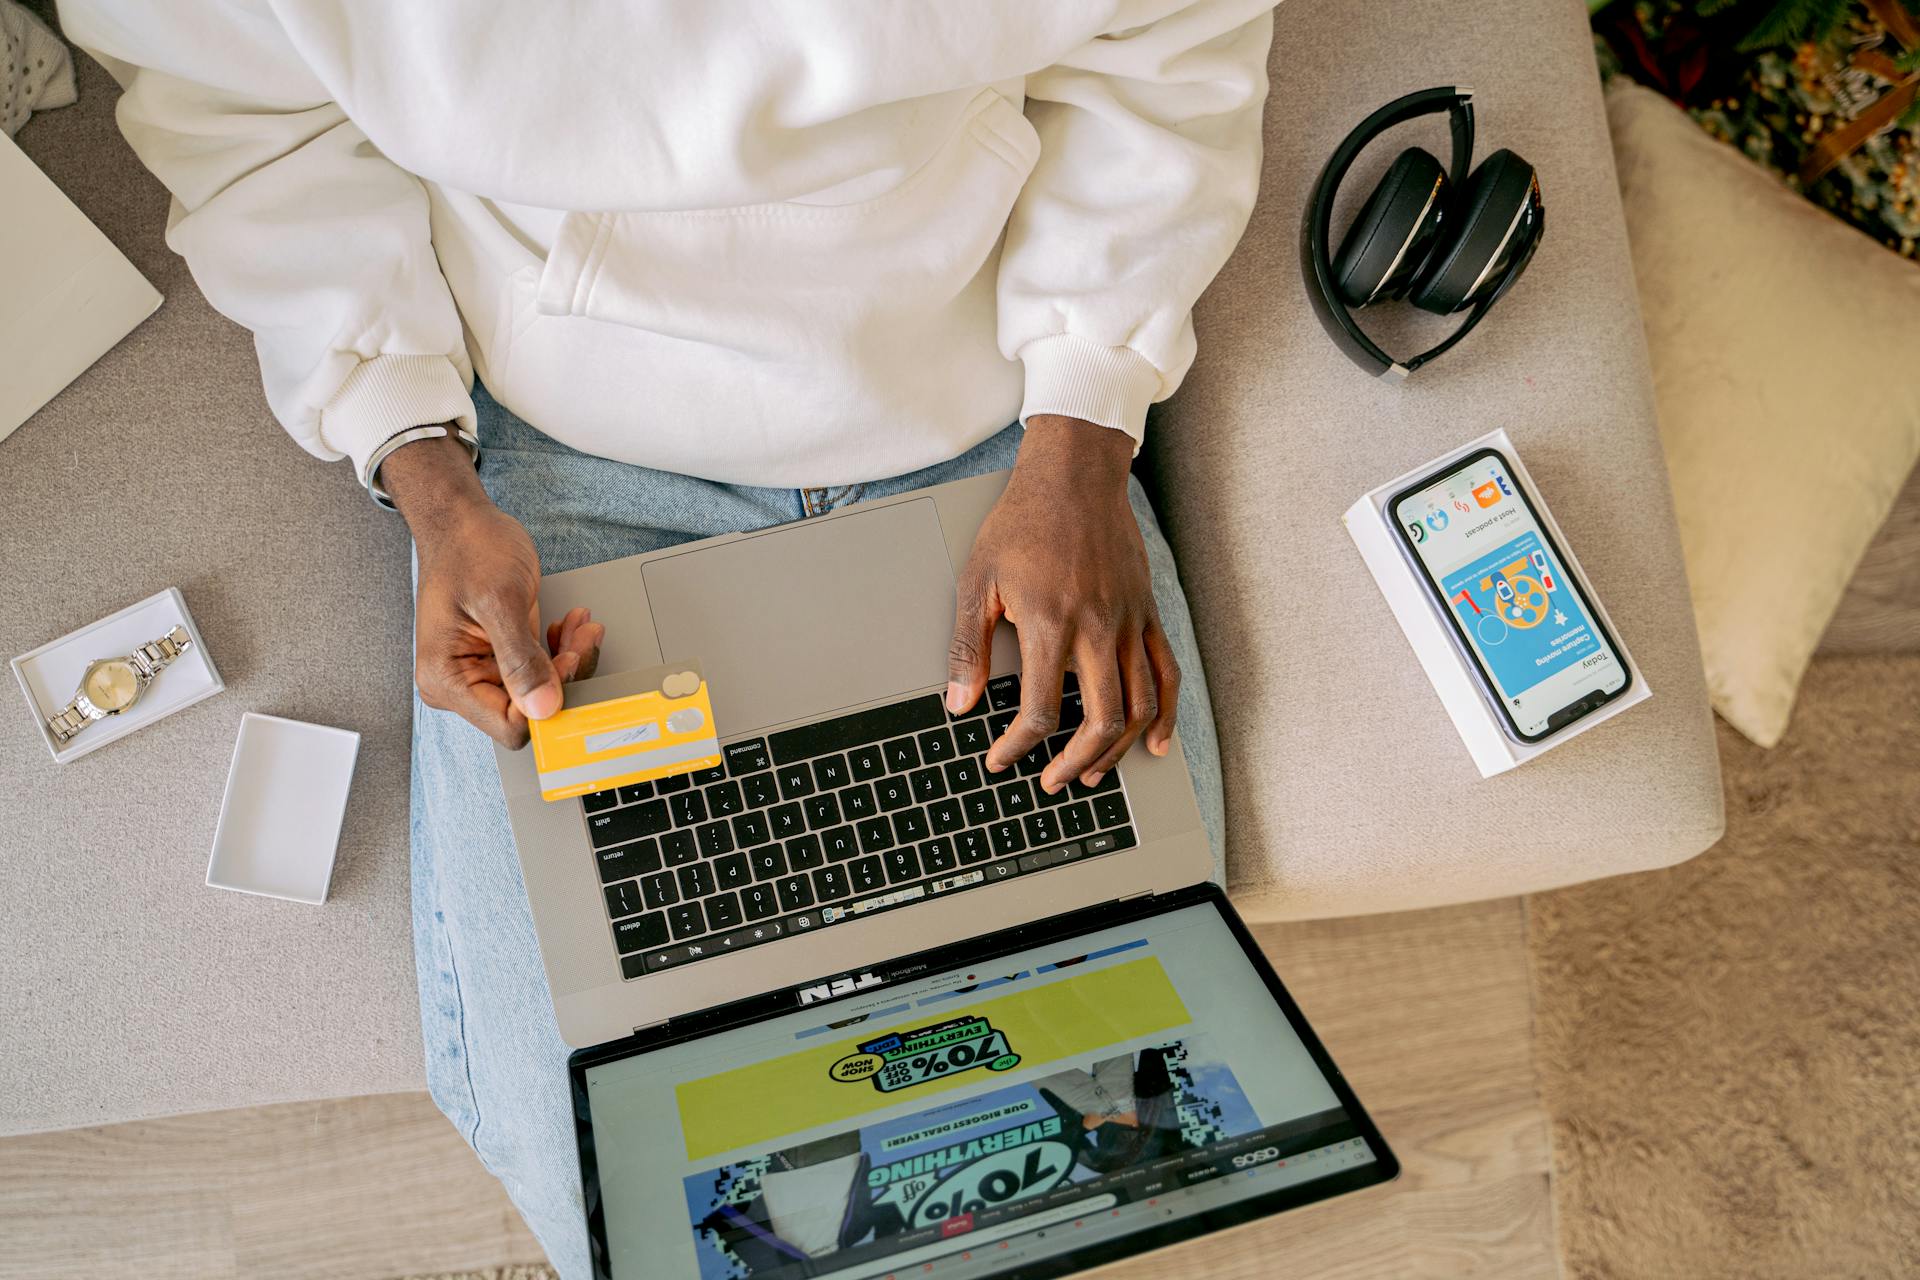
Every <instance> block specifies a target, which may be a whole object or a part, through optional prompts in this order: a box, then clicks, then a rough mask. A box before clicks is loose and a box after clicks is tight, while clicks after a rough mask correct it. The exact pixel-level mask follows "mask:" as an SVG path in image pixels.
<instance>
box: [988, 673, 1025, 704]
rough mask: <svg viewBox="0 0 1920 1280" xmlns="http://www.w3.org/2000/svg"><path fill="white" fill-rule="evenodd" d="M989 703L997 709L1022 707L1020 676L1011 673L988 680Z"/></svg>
mask: <svg viewBox="0 0 1920 1280" xmlns="http://www.w3.org/2000/svg"><path fill="white" fill-rule="evenodd" d="M987 705H988V706H990V707H992V708H993V709H994V710H995V711H1018V710H1019V709H1020V677H1019V676H1018V675H1014V674H1010V675H1004V676H995V677H994V678H993V679H991V680H989V681H987Z"/></svg>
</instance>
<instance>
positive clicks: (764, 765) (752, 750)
mask: <svg viewBox="0 0 1920 1280" xmlns="http://www.w3.org/2000/svg"><path fill="white" fill-rule="evenodd" d="M721 754H722V755H724V756H726V758H727V772H728V773H730V774H732V775H733V776H734V777H736V778H742V777H745V776H746V775H747V774H749V773H759V772H760V771H761V770H763V769H771V768H773V757H772V756H770V755H768V754H767V740H766V739H765V738H748V739H747V740H746V741H745V742H734V743H729V744H728V745H727V746H725V747H723V748H721Z"/></svg>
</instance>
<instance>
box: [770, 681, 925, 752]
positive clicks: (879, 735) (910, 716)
mask: <svg viewBox="0 0 1920 1280" xmlns="http://www.w3.org/2000/svg"><path fill="white" fill-rule="evenodd" d="M946 722H947V713H946V709H945V708H944V707H942V706H941V705H940V699H939V697H938V696H937V695H935V694H931V693H929V694H923V695H922V696H920V697H918V698H908V699H907V700H906V701H905V702H892V703H888V704H887V705H886V706H884V707H875V708H873V709H872V710H871V711H856V712H854V713H853V714H852V715H850V716H837V717H835V718H834V719H832V720H816V721H814V722H813V723H812V724H804V725H801V726H800V727H799V728H798V729H787V730H785V731H784V732H781V733H776V734H772V735H770V736H769V737H768V739H767V741H768V743H769V744H770V745H771V746H772V747H773V762H774V763H775V764H792V763H793V762H794V761H795V760H806V759H809V758H810V757H813V756H819V755H825V754H826V753H827V752H829V751H845V750H846V749H847V748H848V747H859V746H864V745H866V744H867V743H870V742H879V741H881V740H882V739H884V738H897V737H899V736H900V735H901V734H903V733H915V732H917V731H919V730H921V729H932V728H934V727H936V726H938V725H943V724H945V723H946Z"/></svg>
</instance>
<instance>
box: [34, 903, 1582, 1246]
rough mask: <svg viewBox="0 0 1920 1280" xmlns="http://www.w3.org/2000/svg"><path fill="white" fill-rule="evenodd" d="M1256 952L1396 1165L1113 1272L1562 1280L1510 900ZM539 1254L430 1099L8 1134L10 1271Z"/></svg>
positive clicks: (1517, 908)
mask: <svg viewBox="0 0 1920 1280" xmlns="http://www.w3.org/2000/svg"><path fill="white" fill-rule="evenodd" d="M1261 938H1262V942H1263V943H1264V944H1265V946H1266V948H1267V950H1268V953H1269V954H1270V955H1271V956H1272V957H1273V959H1274V963H1275V965H1276V967H1277V968H1278V969H1279V971H1280V974H1281V976H1282V977H1283V978H1284V979H1286V981H1287V984H1288V986H1289V988H1290V989H1291V990H1292V991H1293V993H1294V995H1295V997H1296V998H1297V999H1298V1000H1299V1002H1300V1004H1301V1006H1302V1007H1303V1008H1304V1009H1305V1011H1306V1013H1307V1016H1308V1018H1309V1019H1310V1020H1311V1021H1312V1022H1313V1024H1314V1026H1315V1027H1316V1028H1317V1029H1318V1030H1319V1031H1320V1034H1321V1036H1322V1038H1323V1039H1324V1040H1325V1041H1326V1042H1327V1045H1328V1048H1329V1049H1330V1050H1331V1051H1332V1052H1333V1054H1334V1057H1335V1058H1336V1059H1337V1060H1338V1061H1339V1063H1340V1065H1341V1067H1342V1068H1343V1069H1344V1070H1345V1071H1346V1073H1347V1076H1348V1078H1349V1079H1350V1080H1351V1081H1352V1082H1353V1085H1354V1088H1355V1090H1356V1091H1357V1092H1358V1093H1359V1095H1360V1097H1361V1099H1362V1100H1363V1101H1364V1102H1365V1103H1366V1104H1367V1106H1368V1107H1369V1109H1370V1110H1371V1111H1372V1112H1373V1115H1374V1117H1375V1119H1376V1120H1377V1121H1378V1122H1379V1124H1380V1127H1381V1129H1382V1130H1383V1131H1384V1132H1385V1134H1386V1136H1387V1140H1388V1141H1389V1142H1390V1143H1392V1144H1393V1146H1394V1148H1395V1149H1396V1150H1397V1151H1398V1152H1399V1153H1400V1158H1401V1162H1402V1164H1403V1165H1404V1169H1405V1171H1404V1172H1403V1173H1402V1175H1401V1177H1400V1180H1399V1181H1398V1182H1397V1183H1395V1184H1393V1185H1392V1186H1390V1187H1383V1188H1375V1189H1373V1190H1371V1191H1367V1192H1363V1193H1361V1194H1359V1195H1355V1196H1350V1197H1347V1198H1346V1199H1344V1200H1336V1201H1331V1202H1328V1203H1325V1204H1321V1205H1316V1206H1313V1207H1310V1208H1307V1209H1303V1210H1298V1211H1295V1212H1293V1213H1287V1214H1282V1215H1280V1216H1279V1217H1276V1218H1270V1219H1267V1220H1266V1221H1264V1222H1262V1223H1256V1224H1253V1225H1251V1226H1248V1227H1243V1228H1241V1229H1239V1230H1237V1231H1233V1232H1228V1233H1226V1234H1224V1235H1219V1236H1214V1237H1212V1238H1210V1239H1208V1240H1205V1241H1200V1242H1197V1243H1194V1244H1191V1245H1185V1246H1182V1247H1180V1248H1179V1249H1177V1250H1172V1251H1169V1252H1167V1253H1165V1254H1160V1255H1154V1256H1150V1257H1147V1258H1142V1259H1136V1260H1134V1261H1133V1262H1130V1263H1122V1264H1118V1265H1116V1266H1114V1267H1112V1268H1109V1269H1107V1270H1105V1271H1102V1272H1100V1273H1099V1274H1100V1275H1101V1277H1103V1280H1114V1278H1117V1277H1121V1276H1126V1277H1140V1278H1141V1280H1145V1278H1146V1277H1149V1276H1152V1277H1159V1276H1163V1275H1167V1274H1178V1275H1183V1276H1188V1275H1191V1276H1207V1277H1221V1278H1244V1280H1253V1278H1254V1277H1268V1276H1273V1275H1277V1274H1291V1275H1311V1276H1316V1277H1368V1278H1372V1277H1422V1276H1449V1277H1452V1276H1469V1275H1472V1276H1526V1277H1535V1276H1557V1275H1558V1274H1559V1267H1558V1263H1557V1261H1556V1255H1555V1251H1554V1241H1553V1225H1552V1202H1551V1198H1550V1195H1549V1187H1548V1182H1547V1168H1548V1155H1547V1137H1546V1123H1545V1118H1544V1116H1543V1114H1542V1112H1541V1110H1540V1105H1539V1100H1538V1096H1537V1093H1536V1090H1535V1087H1534V1075H1533V1058H1532V1007H1531V1001H1530V995H1529V987H1528V978H1527V956H1526V946H1525V925H1524V921H1523V917H1522V911H1521V904H1520V902H1519V901H1518V900H1517V899H1514V900H1507V901H1503V902H1493V903H1482V904H1478V905H1474V906H1467V907H1450V908H1445V909H1442V910H1438V911H1423V912H1414V913H1408V914H1403V915H1393V916H1380V917H1371V918H1362V919H1355V920H1330V921H1316V922H1312V923H1306V924H1290V925H1281V926H1271V927H1268V928H1265V929H1263V930H1262V931H1261ZM540 1257H541V1255H540V1249H539V1246H538V1245H537V1244H535V1243H534V1241H533V1239H532V1237H531V1236H529V1235H528V1234H527V1231H526V1229H525V1228H524V1227H523V1226H521V1225H520V1222H519V1219H518V1218H517V1217H515V1215H514V1212H513V1209H512V1207H511V1206H510V1205H509V1204H508V1202H507V1199H506V1196H505V1194H504V1193H502V1192H501V1190H500V1189H499V1187H498V1185H497V1184H495V1183H494V1181H493V1180H492V1179H491V1178H490V1177H488V1176H487V1174H486V1173H485V1172H484V1171H483V1170H482V1169H481V1168H480V1166H479V1164H478V1162H477V1161H476V1160H475V1159H474V1158H473V1156H472V1155H471V1154H470V1153H469V1152H468V1151H467V1149H466V1147H465V1146H463V1145H462V1144H461V1142H460V1140H459V1138H458V1137H457V1136H456V1135H455V1134H454V1131H453V1129H452V1127H451V1126H450V1125H448V1124H447V1123H446V1121H444V1120H442V1119H441V1118H440V1115H439V1113H438V1112H436V1111H435V1110H434V1109H433V1106H432V1104H431V1103H430V1102H428V1100H427V1099H426V1097H425V1096H424V1095H417V1094H394V1095H389V1096H384V1097H375V1098H356V1099H348V1100H345V1101H339V1102H318V1103H300V1104H295V1105H291V1106H281V1107H263V1108H259V1109H256V1110H251V1111H231V1112H220V1113H215V1114H212V1115H202V1116H186V1117H180V1118H177V1119H172V1120H156V1121H145V1122H141V1123H138V1124H128V1125H115V1126H111V1127H107V1128H99V1129H82V1130H75V1131H72V1132H67V1133H57V1134H46V1135H39V1136H33V1137H25V1138H9V1139H0V1280H13V1278H14V1277H21V1278H23V1280H24V1278H25V1277H32V1278H33V1280H65V1278H67V1277H73V1278H74V1280H81V1278H84V1280H110V1278H113V1277H139V1278H140V1280H173V1278H174V1277H180V1278H182V1280H185V1278H189V1277H190V1278H191V1280H229V1278H238V1277H245V1278H246V1280H258V1278H262V1277H272V1278H273V1280H390V1278H391V1277H396V1276H403V1275H409V1274H418V1273H430V1272H441V1271H457V1270H465V1269H481V1268H488V1267H497V1266H503V1265H507V1264H510V1263H517V1262H533V1261H538V1260H539V1259H540Z"/></svg>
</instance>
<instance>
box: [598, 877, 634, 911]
mask: <svg viewBox="0 0 1920 1280" xmlns="http://www.w3.org/2000/svg"><path fill="white" fill-rule="evenodd" d="M601 892H603V893H605V894H606V895H607V915H608V916H610V917H612V918H613V919H615V920H618V919H620V918H621V917H623V916H634V915H639V914H640V908H641V902H640V882H639V881H638V880H622V881H621V882H620V883H619V884H610V885H608V886H607V887H606V888H605V889H603V890H602V891H601Z"/></svg>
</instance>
